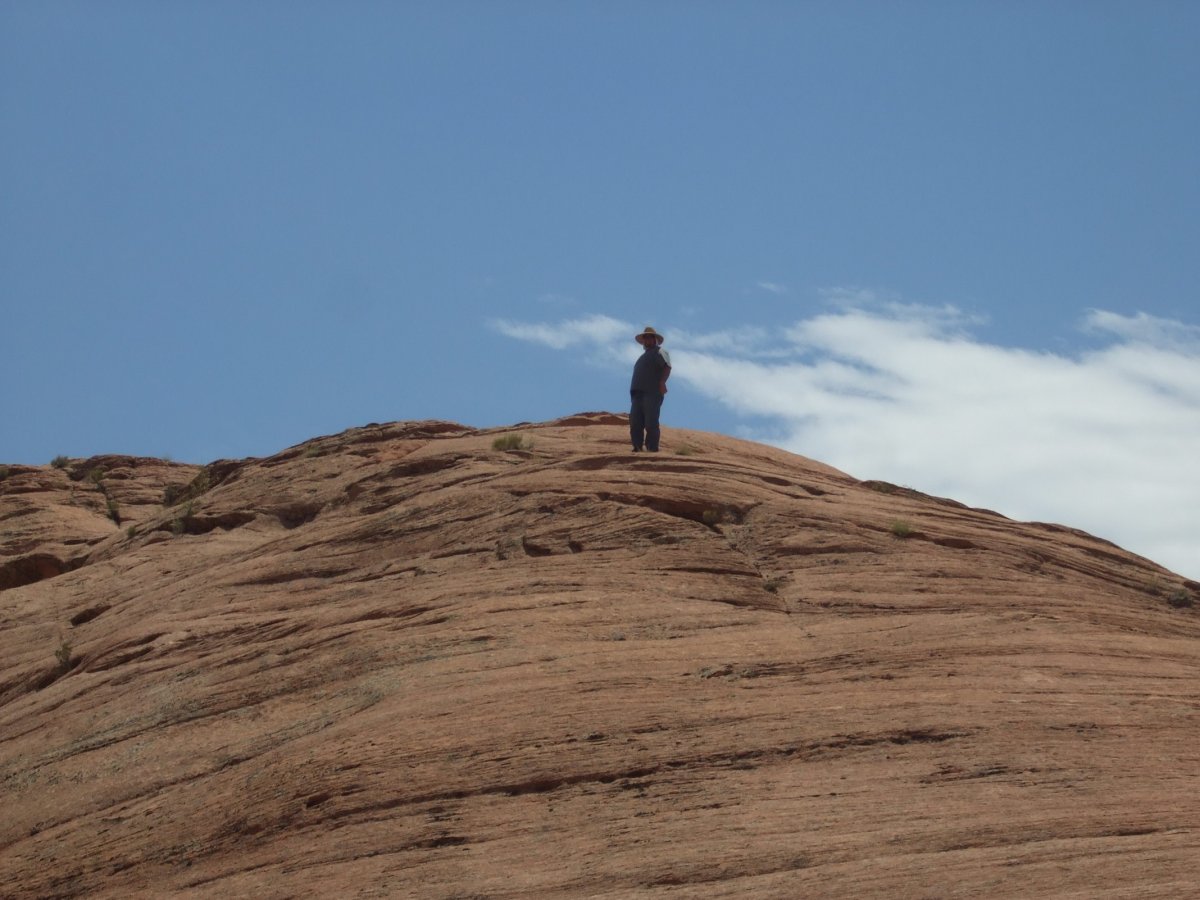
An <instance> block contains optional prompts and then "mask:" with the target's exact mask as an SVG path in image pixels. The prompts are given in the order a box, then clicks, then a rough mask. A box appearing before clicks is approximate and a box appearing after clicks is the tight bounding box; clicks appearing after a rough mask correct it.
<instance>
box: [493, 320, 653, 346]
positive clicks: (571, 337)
mask: <svg viewBox="0 0 1200 900" xmlns="http://www.w3.org/2000/svg"><path fill="white" fill-rule="evenodd" d="M489 324H490V325H491V326H492V327H493V328H494V329H496V330H497V331H499V332H500V333H501V334H504V335H507V336H508V337H511V338H517V339H518V340H522V341H531V342H532V343H535V344H545V345H546V346H548V347H573V346H576V345H578V344H593V345H595V346H597V347H606V346H608V345H609V344H611V343H614V342H615V341H617V340H620V339H625V340H628V339H629V338H630V336H631V335H633V334H636V332H635V331H634V328H633V326H632V325H630V324H628V323H626V322H621V321H620V320H618V319H613V318H610V317H609V316H587V317H585V318H582V319H571V320H570V321H567V322H559V323H557V324H553V325H550V324H541V323H534V324H530V323H526V322H510V321H508V320H507V319H492V320H491V322H490V323H489Z"/></svg>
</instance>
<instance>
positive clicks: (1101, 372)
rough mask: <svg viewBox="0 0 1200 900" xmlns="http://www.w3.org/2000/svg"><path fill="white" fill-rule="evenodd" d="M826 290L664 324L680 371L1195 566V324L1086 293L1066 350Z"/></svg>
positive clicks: (766, 415) (856, 451) (968, 484)
mask: <svg viewBox="0 0 1200 900" xmlns="http://www.w3.org/2000/svg"><path fill="white" fill-rule="evenodd" d="M827 299H828V300H831V301H833V302H834V304H835V311H833V312H829V313H825V314H822V315H817V316H814V317H812V318H808V319H804V320H801V321H798V322H796V323H795V324H793V325H792V326H791V327H790V328H786V329H782V330H775V331H768V330H767V329H764V328H758V327H753V326H745V327H742V328H737V329H731V330H727V331H722V332H717V333H711V334H694V333H691V332H686V331H675V332H670V331H668V334H670V335H671V336H670V338H669V341H670V346H671V356H672V362H673V364H674V373H673V376H672V377H673V380H674V381H676V382H679V381H682V382H685V384H684V385H681V387H690V388H691V389H692V390H695V391H697V392H699V393H701V394H704V395H707V396H708V397H710V398H712V399H713V400H715V401H717V402H719V403H721V404H723V405H725V406H727V407H729V408H730V409H732V410H734V411H736V412H738V413H740V414H741V415H744V416H745V417H747V419H748V420H749V421H750V422H751V423H753V426H754V429H755V430H754V432H753V433H754V434H757V435H759V436H760V439H762V440H764V441H767V442H769V443H772V444H776V445H778V446H782V447H785V448H787V449H789V450H791V451H793V452H795V453H800V454H803V455H805V456H808V457H811V458H814V459H819V460H821V461H823V462H826V463H829V464H830V465H833V466H836V467H838V468H840V469H843V470H844V471H847V472H849V473H851V474H853V475H855V476H857V477H860V478H881V479H885V480H888V481H893V482H897V483H900V484H906V485H911V486H912V487H915V488H917V489H919V490H922V491H926V492H928V493H932V494H938V495H942V496H947V497H952V498H955V499H957V500H960V501H962V502H964V503H968V504H971V505H974V506H984V507H988V508H990V509H995V510H997V511H999V512H1002V513H1004V514H1005V515H1008V516H1011V517H1014V518H1018V519H1026V520H1041V521H1052V522H1060V523H1064V524H1067V525H1071V526H1073V527H1077V528H1083V529H1085V530H1087V531H1090V532H1092V533H1093V534H1096V535H1097V536H1099V537H1104V538H1107V539H1109V540H1112V541H1115V542H1116V543H1118V544H1121V545H1122V546H1124V547H1127V548H1128V549H1130V550H1133V551H1134V552H1137V553H1140V554H1142V555H1144V556H1148V557H1150V558H1151V559H1154V560H1155V561H1157V562H1160V563H1162V564H1163V565H1166V566H1168V567H1170V568H1172V569H1174V570H1175V571H1177V572H1180V573H1181V574H1185V575H1187V576H1188V577H1191V578H1200V478H1197V475H1196V466H1197V460H1200V328H1197V327H1196V326H1193V325H1188V324H1185V323H1180V322H1175V321H1171V320H1165V319H1159V318H1156V317H1154V316H1149V315H1146V314H1144V313H1139V314H1138V315H1136V316H1122V315H1119V314H1116V313H1112V312H1106V311H1103V310H1092V311H1090V312H1089V313H1088V314H1087V315H1086V317H1085V319H1084V321H1083V327H1084V329H1085V330H1086V331H1088V332H1089V333H1090V334H1092V335H1094V336H1096V337H1098V338H1099V339H1100V342H1099V346H1096V347H1094V348H1092V349H1089V350H1087V351H1084V352H1080V353H1077V354H1074V355H1065V354H1058V353H1047V352H1036V351H1032V350H1025V349H1015V348H1008V347H1000V346H996V345H992V344H988V343H985V342H983V341H981V340H979V339H978V338H977V337H975V336H974V335H972V334H971V331H970V328H971V326H972V325H974V324H977V320H973V319H971V318H970V317H967V316H965V315H964V314H963V313H961V312H960V311H958V310H956V309H954V308H953V307H941V308H932V307H925V306H916V305H906V304H903V303H900V302H898V301H897V300H895V299H883V300H881V299H880V298H879V297H877V296H876V295H874V294H872V293H870V292H864V291H858V290H852V291H837V292H830V293H829V294H827ZM497 327H500V330H501V331H503V333H505V334H508V335H509V336H511V337H517V338H520V339H523V340H535V341H541V342H544V343H551V344H552V345H553V346H566V345H568V344H570V343H579V342H591V343H593V344H594V345H595V346H596V349H598V350H602V352H603V355H604V357H605V358H606V359H607V360H610V361H611V362H612V363H613V364H614V365H616V364H617V362H618V361H627V360H628V359H629V358H630V354H629V353H628V351H627V350H625V349H624V348H625V345H627V344H628V341H629V337H630V334H632V333H633V332H632V331H631V330H630V328H629V326H627V325H625V324H624V323H619V322H616V321H615V320H612V319H608V318H606V317H603V316H594V317H591V318H588V319H581V320H576V321H574V322H567V323H563V324H561V325H557V326H546V325H513V324H511V323H505V324H504V325H503V327H501V326H497ZM664 330H666V329H664ZM552 335H553V337H551V336H552Z"/></svg>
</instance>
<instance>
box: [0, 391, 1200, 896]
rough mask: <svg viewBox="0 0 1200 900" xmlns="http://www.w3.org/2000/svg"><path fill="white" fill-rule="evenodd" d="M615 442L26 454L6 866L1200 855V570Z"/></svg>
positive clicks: (575, 888) (602, 426) (10, 878)
mask: <svg viewBox="0 0 1200 900" xmlns="http://www.w3.org/2000/svg"><path fill="white" fill-rule="evenodd" d="M505 434H513V435H516V436H517V437H519V438H521V439H523V440H522V443H521V446H518V447H515V448H513V449H510V450H502V449H496V448H495V447H494V446H493V444H494V442H495V440H496V439H497V438H498V437H502V436H504V435H505ZM626 444H627V434H626V430H625V428H624V425H623V423H622V420H621V419H620V418H618V417H615V416H612V415H610V414H601V413H587V414H580V415H578V416H572V417H569V418H567V419H563V420H559V421H558V422H550V423H543V424H536V425H522V426H517V427H514V428H512V429H508V430H492V431H477V430H474V429H470V428H466V427H463V426H459V425H454V424H452V423H445V422H411V423H398V424H391V425H383V426H368V427H365V428H359V429H354V430H351V431H348V432H345V433H343V434H340V435H335V436H331V437H326V438H319V439H316V440H314V441H310V442H308V443H306V444H303V445H300V446H298V447H295V448H291V449H290V450H287V451H285V452H283V453H280V454H278V455H276V456H274V457H271V458H268V459H254V460H241V461H222V462H219V463H214V464H213V465H211V466H208V467H205V468H203V469H200V468H198V467H185V466H179V465H176V464H171V463H163V462H160V461H150V460H130V459H129V458H127V457H121V458H116V457H114V458H111V459H110V460H109V461H108V462H107V463H105V462H99V463H97V462H95V461H83V462H84V464H83V465H75V466H74V468H73V469H69V470H62V471H60V470H56V469H52V468H50V467H46V468H30V467H19V466H17V467H10V469H9V472H8V475H7V477H6V478H5V479H4V481H3V482H0V572H7V573H8V575H7V576H4V577H6V578H7V579H8V580H7V581H4V582H0V798H2V808H3V815H2V816H0V894H3V895H5V896H14V897H47V896H64V897H65V896H89V897H92V896H94V897H130V896H145V897H160V896H165V895H173V894H185V895H189V896H198V897H205V896H207V897H231V896H255V897H297V896H304V897H352V896H396V897H429V898H465V897H477V898H484V897H494V898H500V897H518V896H539V897H629V896H644V897H717V898H720V897H729V898H733V897H778V898H794V897H834V898H838V897H845V898H851V897H854V898H858V897H967V896H972V897H979V896H986V897H1035V896H1036V897H1099V896H1105V897H1178V896H1185V895H1187V894H1188V893H1189V892H1193V891H1194V890H1195V886H1196V885H1197V884H1200V830H1198V829H1200V800H1198V799H1197V797H1198V796H1200V791H1198V790H1197V788H1198V787H1200V785H1198V784H1197V773H1198V772H1200V755H1198V751H1197V743H1198V738H1200V643H1198V638H1200V613H1198V612H1197V609H1196V607H1195V606H1191V605H1189V604H1195V603H1200V585H1197V584H1196V583H1193V582H1186V581H1184V580H1183V579H1181V578H1179V577H1178V576H1175V575H1173V574H1172V573H1170V572H1168V571H1166V570H1164V569H1162V568H1160V567H1159V566H1156V565H1154V564H1153V563H1151V562H1149V561H1147V560H1145V559H1142V558H1139V557H1137V556H1134V555H1133V554H1130V553H1127V552H1125V551H1123V550H1121V549H1119V548H1117V547H1115V546H1113V545H1112V544H1109V543H1107V542H1105V541H1103V540H1100V539H1098V538H1095V537H1091V536H1089V535H1086V534H1083V533H1082V532H1078V531H1075V530H1072V529H1069V528H1064V527H1061V526H1053V525H1041V524H1023V523H1017V522H1013V521H1010V520H1008V519H1005V518H1003V517H1001V516H999V515H996V514H994V513H989V512H987V511H982V510H972V509H968V508H965V507H963V506H961V505H959V504H956V503H953V502H951V501H947V500H940V499H937V498H932V497H927V496H924V495H921V494H918V493H916V492H914V491H911V490H907V489H903V488H898V487H895V486H891V485H887V484H883V483H880V482H859V481H857V480H855V479H853V478H851V477H849V476H847V475H845V474H843V473H841V472H838V471H836V470H834V469H831V468H829V467H827V466H823V465H821V464H819V463H816V462H813V461H811V460H807V459H804V458H801V457H797V456H793V455H790V454H788V453H784V452H782V451H779V450H775V449H771V448H768V447H764V446H760V445H756V444H751V443H746V442H743V441H738V440H734V439H731V438H726V437H720V436H717V435H712V434H705V433H699V432H687V431H678V430H670V429H669V430H668V431H667V432H666V435H665V437H664V451H663V452H662V453H660V454H658V455H650V454H641V455H633V454H630V453H628V452H627V448H626ZM101 466H103V468H104V470H105V472H106V473H107V474H106V475H105V476H102V477H100V478H99V479H98V480H97V479H92V480H90V481H89V477H90V472H91V471H92V470H94V469H96V468H99V467H101ZM72 472H75V473H76V474H78V473H79V472H82V473H83V475H82V476H81V477H80V478H79V479H78V480H75V481H72V480H71V474H72ZM118 473H123V474H122V475H121V476H120V477H118ZM98 484H106V490H107V492H104V491H101V490H100V489H99V487H98V486H97V485H98ZM113 498H115V499H116V503H117V505H118V508H119V511H120V515H121V521H120V523H119V524H118V523H117V522H116V521H114V519H113V517H112V516H110V515H109V509H108V501H109V500H110V499H113ZM164 499H165V500H167V501H169V505H165V506H164V505H163V501H164ZM39 559H41V560H43V561H45V560H53V561H54V562H45V563H44V565H43V564H42V563H39V562H38V560H39ZM39 566H41V568H40V569H39V568H38V567H39ZM22 567H24V568H22ZM35 569H36V570H37V571H36V572H33V570H35ZM56 569H57V571H55V570H56ZM27 570H28V571H27ZM30 572H33V574H36V576H37V577H31V575H30Z"/></svg>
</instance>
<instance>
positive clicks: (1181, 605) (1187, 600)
mask: <svg viewBox="0 0 1200 900" xmlns="http://www.w3.org/2000/svg"><path fill="white" fill-rule="evenodd" d="M1167 603H1169V604H1171V606H1172V607H1174V608H1175V609H1186V608H1188V607H1190V606H1191V605H1192V595H1191V594H1189V593H1188V592H1187V591H1185V590H1184V589H1183V588H1178V589H1177V590H1175V591H1172V592H1171V596H1169V597H1168V598H1167Z"/></svg>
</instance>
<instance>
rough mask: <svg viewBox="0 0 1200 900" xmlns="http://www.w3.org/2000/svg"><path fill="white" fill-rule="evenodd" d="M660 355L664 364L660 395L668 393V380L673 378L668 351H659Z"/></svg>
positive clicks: (659, 385) (660, 380)
mask: <svg viewBox="0 0 1200 900" xmlns="http://www.w3.org/2000/svg"><path fill="white" fill-rule="evenodd" d="M658 353H659V355H660V356H661V357H662V360H663V363H664V365H663V370H662V378H660V379H659V381H658V392H659V393H660V394H665V393H666V392H667V379H668V378H670V377H671V357H670V356H669V355H668V354H667V351H666V350H659V351H658Z"/></svg>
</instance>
